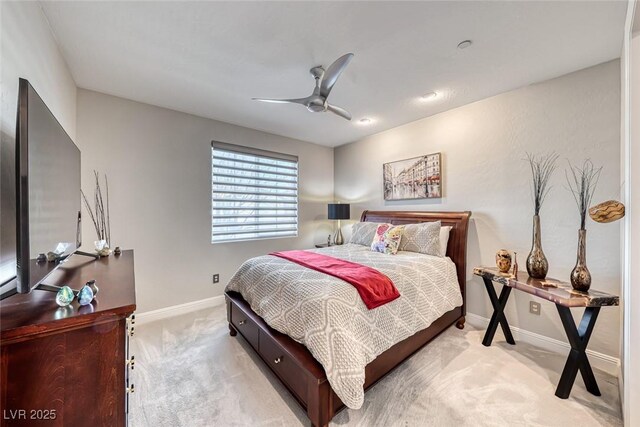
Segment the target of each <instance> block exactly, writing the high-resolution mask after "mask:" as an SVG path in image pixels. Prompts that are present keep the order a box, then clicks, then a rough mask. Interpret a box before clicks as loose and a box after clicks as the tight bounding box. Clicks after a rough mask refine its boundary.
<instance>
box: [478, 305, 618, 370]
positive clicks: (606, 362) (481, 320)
mask: <svg viewBox="0 0 640 427" xmlns="http://www.w3.org/2000/svg"><path fill="white" fill-rule="evenodd" d="M466 319H467V321H468V322H469V323H470V324H471V325H472V326H474V327H476V328H479V329H486V328H487V326H488V325H489V319H487V318H486V317H482V316H478V315H477V314H473V313H467V315H466ZM498 332H499V333H500V334H502V330H501V329H500V328H498ZM511 333H512V335H513V338H514V339H515V340H516V342H517V341H522V342H526V343H528V344H531V345H535V346H536V347H540V348H543V349H545V350H548V351H552V352H554V353H559V354H568V353H569V350H570V349H571V346H570V345H569V343H567V342H564V341H560V340H557V339H555V338H549V337H546V336H544V335H540V334H536V333H535V332H530V331H527V330H525V329H520V328H517V327H515V326H511ZM587 355H588V356H589V362H591V366H593V367H594V368H597V369H600V370H601V371H604V372H607V373H608V374H611V375H613V376H616V377H617V376H619V374H620V359H618V358H617V357H613V356H609V355H607V354H604V353H599V352H597V351H593V350H589V349H587Z"/></svg>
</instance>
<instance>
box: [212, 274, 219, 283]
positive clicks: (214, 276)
mask: <svg viewBox="0 0 640 427" xmlns="http://www.w3.org/2000/svg"><path fill="white" fill-rule="evenodd" d="M219 282H220V275H219V274H214V275H213V283H219Z"/></svg>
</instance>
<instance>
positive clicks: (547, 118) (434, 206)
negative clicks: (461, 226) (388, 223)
mask: <svg viewBox="0 0 640 427" xmlns="http://www.w3.org/2000/svg"><path fill="white" fill-rule="evenodd" d="M619 141H620V63H619V61H617V60H616V61H612V62H608V63H605V64H601V65H597V66H595V67H592V68H588V69H585V70H581V71H578V72H575V73H572V74H568V75H566V76H562V77H559V78H556V79H553V80H549V81H545V82H542V83H539V84H535V85H531V86H527V87H524V88H521V89H518V90H514V91H511V92H507V93H504V94H501V95H498V96H495V97H492V98H488V99H485V100H482V101H479V102H475V103H473V104H470V105H466V106H463V107H460V108H456V109H454V110H450V111H447V112H444V113H441V114H438V115H436V116H432V117H429V118H426V119H423V120H419V121H416V122H413V123H409V124H407V125H403V126H400V127H397V128H395V129H391V130H389V131H386V132H383V133H380V134H377V135H374V136H371V137H369V138H366V139H363V140H361V141H357V142H354V143H351V144H347V145H344V146H341V147H338V148H336V149H335V165H334V168H335V194H336V199H338V200H342V201H344V202H351V203H352V204H353V205H354V206H352V212H353V215H352V218H357V217H358V216H359V213H360V211H361V210H363V209H386V210H395V209H398V210H408V209H415V210H436V211H437V210H471V211H473V215H472V223H471V227H470V230H469V239H468V255H467V265H468V271H467V280H468V283H467V304H468V311H469V312H470V313H474V314H478V315H481V316H484V317H489V316H490V315H491V313H492V311H491V310H490V303H489V300H488V297H487V296H486V295H485V290H484V286H483V285H482V281H481V280H479V279H478V278H476V277H474V276H472V269H473V267H474V266H477V265H494V263H495V261H494V256H495V252H496V251H497V250H498V249H501V248H506V249H510V250H512V251H516V252H518V261H519V264H520V266H521V268H524V266H525V260H526V256H527V254H528V252H529V249H530V245H531V228H532V225H531V222H532V215H533V206H532V201H531V195H530V190H529V185H530V173H529V171H528V165H527V163H526V162H525V161H523V159H524V158H525V153H526V152H531V153H535V154H538V153H545V152H550V151H556V152H557V153H558V154H559V155H560V156H561V159H562V160H561V161H560V163H559V166H560V167H559V170H558V171H557V172H556V174H555V176H554V177H553V181H552V183H553V189H552V190H551V193H550V194H549V197H548V199H547V200H546V202H545V205H544V206H543V208H542V211H541V218H542V237H543V248H544V251H545V253H546V255H547V258H548V259H549V263H550V271H549V276H550V277H555V278H560V279H564V280H568V277H569V273H570V271H571V269H572V268H573V266H574V265H575V259H576V245H577V238H578V232H577V230H578V228H579V215H578V212H577V208H576V206H575V203H574V201H573V198H572V196H571V195H570V193H569V192H568V190H566V189H565V187H566V181H565V176H564V169H565V168H566V166H567V163H566V160H565V159H567V158H569V159H571V160H572V161H574V162H580V163H581V162H582V161H583V160H584V159H586V158H591V159H593V161H594V162H595V164H596V165H602V166H604V170H603V174H602V177H601V179H600V183H599V186H598V189H597V191H596V195H595V202H600V201H604V200H608V199H619V198H620V186H619V177H620V142H619ZM434 152H442V156H443V165H444V166H443V169H444V170H443V178H444V197H443V198H442V199H433V200H419V201H396V202H385V201H384V200H383V196H382V165H383V163H385V162H389V161H394V160H401V159H406V158H410V157H415V156H419V155H423V154H428V153H434ZM587 230H588V231H587V235H588V243H587V258H588V259H587V260H588V266H589V268H590V270H591V273H592V275H593V285H592V286H593V288H595V289H600V290H603V291H607V292H610V293H614V294H619V292H620V264H619V259H620V228H619V225H618V224H615V223H613V224H596V223H594V222H590V223H589V224H588V226H587ZM347 232H348V227H345V234H347ZM512 295H513V297H512V300H511V301H510V302H509V304H508V308H507V317H508V318H509V322H510V323H511V325H512V326H517V327H520V328H523V329H525V330H528V331H531V332H534V333H538V334H542V335H545V336H548V337H551V338H555V339H559V340H564V341H566V338H565V335H564V331H563V329H562V326H561V323H560V321H559V317H558V314H557V311H556V308H555V307H554V305H553V304H552V303H547V302H542V314H541V316H533V315H531V314H529V307H528V304H529V301H530V300H532V299H535V300H537V301H542V300H540V299H536V298H534V297H531V296H528V295H527V294H524V293H521V292H515V293H512ZM574 312H575V313H574V315H576V316H577V315H578V314H580V310H574ZM619 331H620V313H619V309H618V308H617V307H614V308H605V309H603V310H602V311H601V313H600V318H599V320H598V325H597V326H596V330H595V332H594V335H593V337H592V341H591V344H590V348H591V349H593V350H595V351H599V352H603V353H605V354H608V355H613V356H615V357H618V355H619V339H620V336H619Z"/></svg>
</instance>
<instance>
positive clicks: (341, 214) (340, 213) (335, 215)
mask: <svg viewBox="0 0 640 427" xmlns="http://www.w3.org/2000/svg"><path fill="white" fill-rule="evenodd" d="M350 206H351V205H349V204H348V203H329V215H328V216H329V219H337V220H338V229H337V230H336V235H335V237H334V239H333V241H334V243H335V244H336V245H342V244H343V243H344V238H343V237H342V230H341V229H340V220H342V219H349V218H350V215H351V213H350Z"/></svg>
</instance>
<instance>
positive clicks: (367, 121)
mask: <svg viewBox="0 0 640 427" xmlns="http://www.w3.org/2000/svg"><path fill="white" fill-rule="evenodd" d="M371 123H373V120H371V119H370V118H368V117H364V118H362V119H360V120H358V124H360V125H363V126H366V125H370V124H371Z"/></svg>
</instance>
